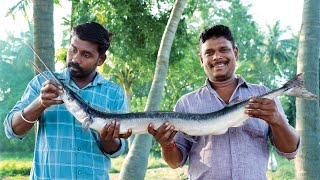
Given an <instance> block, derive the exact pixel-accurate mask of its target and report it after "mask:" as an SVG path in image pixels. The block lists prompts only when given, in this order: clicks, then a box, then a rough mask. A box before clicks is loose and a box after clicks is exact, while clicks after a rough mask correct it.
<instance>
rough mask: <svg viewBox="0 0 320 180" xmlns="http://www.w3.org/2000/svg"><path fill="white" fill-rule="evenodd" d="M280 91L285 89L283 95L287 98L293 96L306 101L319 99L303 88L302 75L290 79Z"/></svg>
mask: <svg viewBox="0 0 320 180" xmlns="http://www.w3.org/2000/svg"><path fill="white" fill-rule="evenodd" d="M282 89H285V91H284V94H286V95H289V96H295V97H298V98H302V99H307V100H319V99H320V98H319V97H318V96H316V95H314V94H312V93H311V92H309V91H308V90H307V89H306V88H305V87H304V80H303V74H302V73H300V74H298V75H296V76H295V77H293V78H292V79H290V80H289V81H288V82H287V83H286V84H285V85H283V87H282Z"/></svg>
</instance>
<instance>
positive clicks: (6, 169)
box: [0, 153, 295, 180]
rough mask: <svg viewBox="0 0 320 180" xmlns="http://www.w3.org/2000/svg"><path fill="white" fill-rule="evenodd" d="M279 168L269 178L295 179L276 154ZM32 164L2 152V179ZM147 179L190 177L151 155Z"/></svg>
mask: <svg viewBox="0 0 320 180" xmlns="http://www.w3.org/2000/svg"><path fill="white" fill-rule="evenodd" d="M124 158H125V157H124V156H121V157H118V158H115V159H112V160H111V161H112V167H111V169H110V179H111V180H113V179H118V177H119V172H120V170H121V165H122V162H123V160H124ZM276 159H277V162H278V170H277V171H276V172H271V171H268V172H267V176H268V179H269V180H272V179H284V180H289V179H295V173H294V161H288V160H286V159H284V158H282V157H280V156H278V155H276ZM31 166H32V154H24V155H19V154H3V153H2V154H0V179H8V180H16V179H19V180H20V179H22V180H23V179H29V177H28V174H29V172H30V168H31ZM145 179H148V180H153V179H155V180H156V179H157V180H158V179H159V180H173V179H175V180H185V179H188V175H187V166H185V167H183V168H178V169H171V168H170V167H168V165H167V164H166V163H165V162H164V160H163V159H158V158H154V157H152V156H150V157H149V161H148V170H147V172H146V177H145Z"/></svg>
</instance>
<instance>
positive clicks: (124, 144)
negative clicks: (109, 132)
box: [101, 138, 128, 158]
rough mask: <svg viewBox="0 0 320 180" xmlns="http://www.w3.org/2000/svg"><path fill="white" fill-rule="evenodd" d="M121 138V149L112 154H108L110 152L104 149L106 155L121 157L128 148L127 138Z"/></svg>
mask: <svg viewBox="0 0 320 180" xmlns="http://www.w3.org/2000/svg"><path fill="white" fill-rule="evenodd" d="M119 139H120V147H119V149H118V150H117V151H116V152H114V153H112V154H108V153H106V152H104V151H102V152H103V154H104V155H105V156H107V157H109V158H116V157H119V156H120V155H122V154H123V153H124V152H125V151H126V150H127V147H128V141H127V140H126V139H121V138H119ZM101 149H102V147H101Z"/></svg>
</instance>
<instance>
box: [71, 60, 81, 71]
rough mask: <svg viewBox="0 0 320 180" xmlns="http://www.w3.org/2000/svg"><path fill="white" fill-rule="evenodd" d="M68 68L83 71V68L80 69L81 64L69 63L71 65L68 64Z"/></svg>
mask: <svg viewBox="0 0 320 180" xmlns="http://www.w3.org/2000/svg"><path fill="white" fill-rule="evenodd" d="M68 67H69V68H70V67H73V68H75V69H79V70H80V71H82V67H80V65H79V64H77V63H74V62H69V63H68Z"/></svg>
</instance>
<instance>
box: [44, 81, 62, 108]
mask: <svg viewBox="0 0 320 180" xmlns="http://www.w3.org/2000/svg"><path fill="white" fill-rule="evenodd" d="M62 93H63V89H62V87H61V86H58V85H57V84H56V83H55V82H54V81H53V80H47V81H45V82H44V83H42V87H41V90H40V98H39V100H40V104H41V105H42V106H44V107H46V108H47V107H50V106H52V105H54V104H62V103H63V101H61V100H55V98H57V97H59V95H60V94H62Z"/></svg>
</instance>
